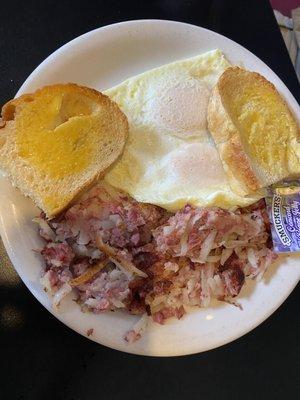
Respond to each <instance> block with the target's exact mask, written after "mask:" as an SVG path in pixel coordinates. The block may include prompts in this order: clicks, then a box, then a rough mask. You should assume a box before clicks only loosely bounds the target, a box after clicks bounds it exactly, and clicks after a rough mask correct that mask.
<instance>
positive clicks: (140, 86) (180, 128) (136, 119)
mask: <svg viewBox="0 0 300 400" xmlns="http://www.w3.org/2000/svg"><path fill="white" fill-rule="evenodd" d="M229 66H230V63H229V62H228V61H227V60H226V58H225V57H224V55H223V53H222V52H221V51H220V50H213V51H209V52H207V53H204V54H201V55H199V56H196V57H192V58H188V59H186V60H182V61H177V62H174V63H172V64H167V65H163V66H162V67H159V68H156V69H153V70H151V71H148V72H145V73H143V74H141V75H138V76H135V77H133V78H129V79H127V80H126V81H125V82H123V83H121V84H120V85H118V86H115V87H114V88H112V89H109V90H106V91H105V94H107V95H108V96H109V97H110V98H111V99H112V100H114V101H115V102H116V103H117V104H118V105H119V106H120V108H121V110H122V111H123V112H124V113H125V114H126V116H127V118H128V121H129V138H128V141H127V142H126V145H125V149H124V152H123V154H122V157H120V159H119V160H118V161H117V162H116V163H115V164H114V165H113V166H112V168H111V169H110V170H109V172H108V173H107V174H106V175H105V180H106V181H107V182H108V183H109V184H111V185H113V186H114V187H116V188H118V189H120V190H123V191H124V192H126V193H128V194H130V195H131V196H132V197H133V198H135V199H136V200H137V201H142V202H146V203H151V204H156V205H159V206H161V207H163V208H165V209H167V210H169V211H177V210H179V209H180V208H181V207H184V206H185V205H186V204H187V203H189V204H192V205H195V206H201V207H203V206H218V207H222V208H226V209H232V208H234V207H236V206H247V205H249V204H252V203H253V202H255V201H256V200H258V199H259V198H261V197H263V196H264V194H263V193H255V194H252V195H251V196H249V197H242V196H239V195H237V194H236V193H235V192H234V191H233V190H231V188H230V185H229V182H228V178H227V176H226V173H225V172H224V169H223V166H222V163H221V160H220V156H219V154H218V151H217V149H216V146H215V144H214V142H213V140H212V137H211V135H210V133H209V131H208V127H207V122H206V118H207V105H208V102H209V98H210V95H211V91H212V89H213V87H214V85H215V84H216V83H217V81H218V79H219V77H220V75H221V74H222V73H223V72H224V71H225V69H226V68H228V67H229Z"/></svg>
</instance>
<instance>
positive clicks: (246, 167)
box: [208, 67, 300, 196]
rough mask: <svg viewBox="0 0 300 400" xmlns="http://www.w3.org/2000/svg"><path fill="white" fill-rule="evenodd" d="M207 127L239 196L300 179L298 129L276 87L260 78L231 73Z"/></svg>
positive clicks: (215, 96)
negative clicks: (286, 180) (296, 177)
mask: <svg viewBox="0 0 300 400" xmlns="http://www.w3.org/2000/svg"><path fill="white" fill-rule="evenodd" d="M208 127H209V130H210V132H211V134H212V136H213V138H214V141H215V143H216V145H217V148H218V152H219V154H220V157H221V160H222V163H223V167H224V171H225V172H226V175H227V177H228V180H229V183H230V186H231V188H232V190H233V191H234V192H235V193H237V194H239V195H241V196H244V195H250V194H251V193H253V192H255V191H256V190H257V189H260V188H262V187H266V186H269V185H271V184H273V183H275V182H278V181H280V180H283V179H285V178H288V177H289V178H290V177H293V176H299V174H300V162H299V157H300V143H299V128H298V126H297V123H296V121H295V119H294V117H293V115H292V113H291V112H290V110H289V108H288V107H287V105H286V103H285V101H284V100H283V98H282V97H281V96H280V94H279V93H278V92H277V90H276V88H275V86H274V85H273V84H272V83H271V82H269V81H267V80H266V79H265V78H264V77H263V76H261V75H259V74H258V73H256V72H250V71H246V70H245V69H242V68H239V67H231V68H228V69H226V71H225V72H224V73H223V74H222V76H221V77H220V79H219V80H218V83H217V85H216V86H215V88H214V90H213V93H212V96H211V98H210V102H209V106H208Z"/></svg>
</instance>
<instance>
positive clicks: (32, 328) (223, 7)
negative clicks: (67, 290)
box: [0, 0, 300, 400]
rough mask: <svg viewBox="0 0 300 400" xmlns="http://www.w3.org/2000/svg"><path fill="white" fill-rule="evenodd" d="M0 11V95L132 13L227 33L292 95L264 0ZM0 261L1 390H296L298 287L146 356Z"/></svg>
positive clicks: (44, 395)
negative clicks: (37, 290) (77, 323)
mask: <svg viewBox="0 0 300 400" xmlns="http://www.w3.org/2000/svg"><path fill="white" fill-rule="evenodd" d="M0 12H1V23H0V54H1V57H0V71H1V74H0V89H1V91H0V99H1V102H2V103H4V102H5V101H6V100H8V99H10V98H11V97H13V96H14V95H15V93H16V91H17V89H18V88H19V86H20V85H21V84H22V83H23V81H24V80H25V79H26V77H27V76H28V75H29V74H30V73H31V72H32V70H33V69H34V68H35V67H36V66H37V65H38V64H39V63H40V62H41V61H42V60H43V59H44V58H45V57H47V56H48V55H49V54H50V53H52V52H53V51H54V50H56V49H57V48H58V47H59V46H61V45H62V44H64V43H66V42H68V41H69V40H71V39H73V38H75V37H76V36H78V35H81V34H82V33H85V32H87V31H89V30H91V29H94V28H97V27H100V26H103V25H106V24H111V23H114V22H119V21H124V20H131V19H141V18H160V19H173V20H178V21H184V22H189V23H193V24H196V25H200V26H203V27H206V28H209V29H212V30H214V31H216V32H219V33H221V34H223V35H225V36H227V37H229V38H231V39H233V40H235V41H236V42H238V43H240V44H241V45H243V46H245V47H246V48H248V49H249V50H250V51H252V52H253V53H255V54H256V55H257V56H258V57H260V58H261V59H262V60H263V61H265V62H266V63H267V64H268V65H269V66H270V67H271V68H272V69H273V70H274V71H275V72H276V73H277V74H278V75H279V76H280V77H281V79H282V80H283V81H284V82H285V83H286V85H287V86H288V87H289V89H290V90H291V92H292V93H293V94H294V96H295V97H296V99H297V100H298V102H299V101H300V87H299V84H298V81H297V79H296V75H295V73H294V71H293V67H292V64H291V62H290V60H289V56H288V53H287V50H286V48H285V46H284V42H283V40H282V38H281V35H280V32H279V29H278V27H277V25H276V22H275V19H274V17H273V14H272V9H271V7H270V5H269V3H268V1H262V0H257V1H250V0H249V1H232V0H227V1H226V0H224V1H222V0H220V1H218V0H216V1H200V0H198V1H197V0H195V1H192V0H190V1H171V0H157V1H149V0H148V1H142V0H137V1H134V2H131V1H115V0H111V1H108V0H102V1H85V2H83V1H80V2H76V1H63V0H61V1H57V0H56V1H49V0H47V1H32V0H27V1H26V2H21V1H14V0H10V1H7V2H5V5H3V4H2V5H1V10H0ZM0 250H1V249H0ZM2 254H3V251H2ZM1 264H2V265H1V270H0V271H1V273H0V312H1V322H0V324H1V325H0V350H1V351H0V358H1V367H0V399H2V400H4V399H30V400H36V399H43V400H47V399H54V400H56V399H57V400H58V399H64V400H71V399H73V400H77V399H78V400H79V399H93V400H94V399H138V398H143V399H152V398H157V399H177V398H181V397H182V398H188V399H193V398H195V399H196V398H197V399H200V398H205V399H232V400H234V399H266V398H270V399H282V398H285V399H296V398H299V396H300V395H299V392H300V383H299V382H300V380H299V369H300V362H299V359H300V345H299V343H300V341H299V337H300V325H299V311H298V310H299V304H300V292H299V287H298V289H296V290H294V292H293V293H292V294H291V295H290V297H289V298H288V299H287V300H286V302H285V303H284V304H283V305H282V306H281V307H280V309H279V310H277V311H276V312H275V314H273V315H272V316H271V317H270V318H269V319H268V320H267V321H265V322H264V323H263V324H262V325H260V326H259V327H258V328H256V329H255V330H254V331H252V332H250V333H248V334H247V335H245V336H244V337H242V338H240V339H238V340H236V341H235V342H234V343H230V344H228V345H226V346H223V347H221V348H218V349H215V350H212V351H209V352H206V353H202V354H196V355H193V356H186V357H178V358H151V357H140V356H133V355H129V354H124V353H120V352H117V351H114V350H111V349H108V348H105V347H103V346H100V345H97V344H96V343H93V342H91V341H89V340H87V339H86V338H83V337H81V336H79V335H78V334H76V333H74V332H73V331H71V330H70V329H68V328H67V327H65V326H64V325H63V324H62V323H60V322H59V321H58V320H56V319H55V318H54V317H53V316H52V315H50V314H49V313H48V312H47V311H46V310H45V309H44V308H43V307H42V306H41V305H40V304H39V303H38V302H37V300H35V298H34V297H33V296H32V295H31V294H30V293H29V291H28V290H27V289H26V288H25V286H24V285H23V283H22V282H21V281H20V280H19V278H18V277H17V275H16V274H15V273H14V271H13V269H12V267H11V265H10V263H9V261H8V260H7V259H6V257H5V256H4V255H3V256H2V259H1ZM297 304H298V306H297Z"/></svg>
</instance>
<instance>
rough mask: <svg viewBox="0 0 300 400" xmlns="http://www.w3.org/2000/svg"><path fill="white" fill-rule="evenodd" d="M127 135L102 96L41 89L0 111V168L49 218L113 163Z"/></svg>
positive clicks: (77, 89)
mask: <svg viewBox="0 0 300 400" xmlns="http://www.w3.org/2000/svg"><path fill="white" fill-rule="evenodd" d="M127 135H128V122H127V118H126V116H125V115H124V114H123V113H122V111H121V110H120V109H119V107H118V106H117V104H116V103H114V102H113V101H112V100H110V99H109V98H108V97H107V96H105V95H103V94H101V93H100V92H98V91H96V90H94V89H89V88H87V87H83V86H78V85H76V84H73V83H69V84H57V85H52V86H46V87H44V88H42V89H39V90H37V91H36V92H35V93H33V94H25V95H23V96H21V97H19V98H17V99H13V100H11V101H9V102H8V103H7V104H5V105H4V106H3V108H2V122H1V124H0V168H1V169H2V170H4V171H5V172H6V173H7V175H8V176H9V178H10V179H11V181H12V183H13V185H14V186H16V187H18V188H19V189H20V190H21V191H22V192H23V194H25V195H26V196H29V197H30V198H31V199H32V200H33V201H34V202H35V203H36V205H37V206H38V207H40V208H41V209H42V210H43V211H44V212H45V213H46V215H47V217H48V218H52V217H54V216H56V215H57V214H58V213H59V212H61V211H62V210H64V209H65V208H66V207H67V206H68V205H69V204H70V202H71V201H72V200H73V199H74V198H75V197H77V196H78V195H79V194H80V193H81V192H82V191H83V190H84V189H86V188H87V187H88V186H90V185H91V184H92V183H93V182H94V181H95V180H96V179H97V178H98V177H100V176H101V175H102V174H103V173H104V172H105V170H106V169H107V168H108V167H109V166H110V165H111V164H112V163H113V162H114V161H115V160H116V159H117V158H118V156H119V155H120V154H121V152H122V150H123V147H124V144H125V141H126V138H127Z"/></svg>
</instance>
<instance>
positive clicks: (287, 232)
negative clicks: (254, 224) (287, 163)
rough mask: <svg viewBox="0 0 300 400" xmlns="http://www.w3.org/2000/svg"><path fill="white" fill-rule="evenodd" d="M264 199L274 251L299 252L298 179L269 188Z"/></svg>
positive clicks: (299, 207)
mask: <svg viewBox="0 0 300 400" xmlns="http://www.w3.org/2000/svg"><path fill="white" fill-rule="evenodd" d="M265 200H266V204H267V211H268V214H269V218H270V222H271V234H272V240H273V246H274V251H275V252H276V253H292V252H300V181H293V182H285V183H281V184H280V185H276V187H274V186H273V187H271V188H269V189H268V196H267V197H266V198H265Z"/></svg>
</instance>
